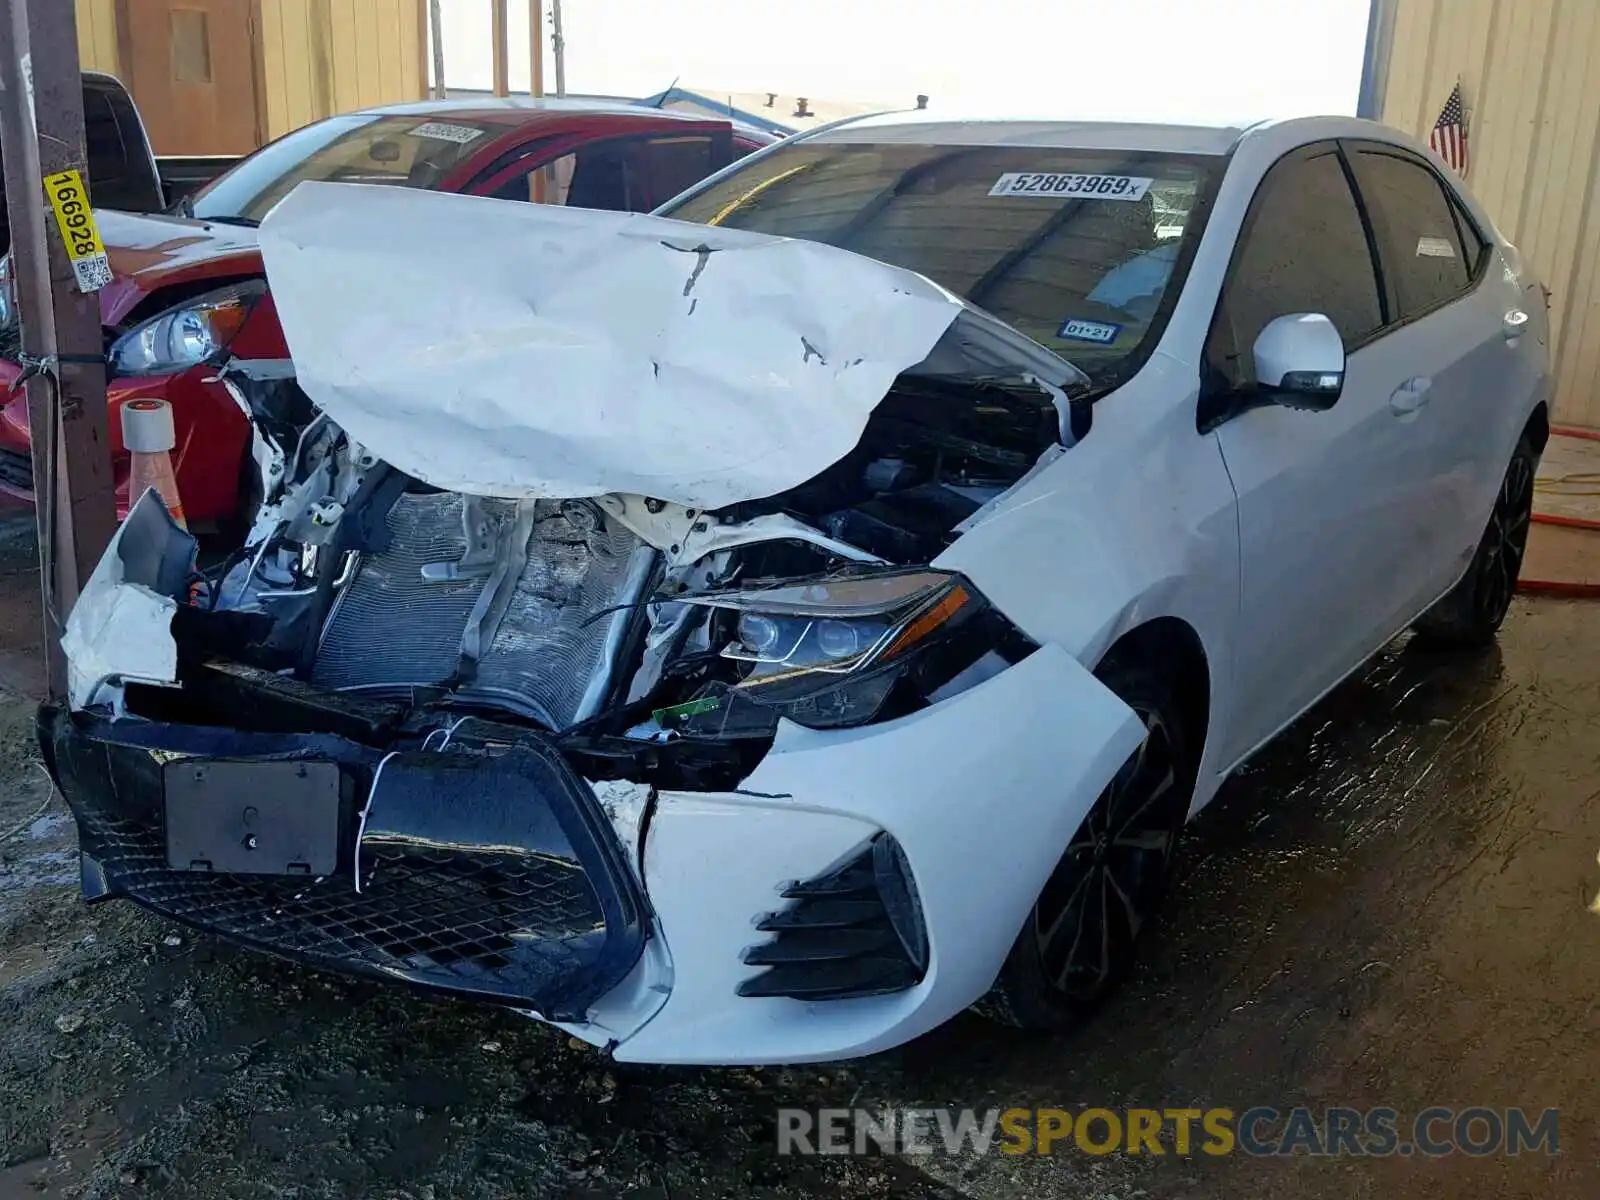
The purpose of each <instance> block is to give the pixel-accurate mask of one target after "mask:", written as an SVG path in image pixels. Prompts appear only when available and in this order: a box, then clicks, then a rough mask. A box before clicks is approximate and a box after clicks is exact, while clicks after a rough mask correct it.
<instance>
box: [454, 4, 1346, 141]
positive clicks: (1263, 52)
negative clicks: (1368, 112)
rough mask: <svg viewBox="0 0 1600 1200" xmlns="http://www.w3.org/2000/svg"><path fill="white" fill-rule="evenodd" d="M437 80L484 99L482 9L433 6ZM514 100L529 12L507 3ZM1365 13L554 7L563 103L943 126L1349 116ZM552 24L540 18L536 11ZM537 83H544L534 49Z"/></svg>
mask: <svg viewBox="0 0 1600 1200" xmlns="http://www.w3.org/2000/svg"><path fill="white" fill-rule="evenodd" d="M443 7H444V29H445V34H444V44H445V79H446V81H447V82H448V83H449V84H450V85H451V86H454V87H483V88H487V87H488V86H489V85H490V53H489V0H444V5H443ZM509 8H510V16H511V23H510V24H511V29H510V45H511V84H512V87H513V89H519V88H520V89H526V87H527V79H528V50H529V40H528V6H527V3H526V2H525V0H510V4H509ZM1368 10H1369V0H1056V2H1055V3H1039V2H1035V0H982V2H981V3H973V2H971V0H966V2H962V3H956V2H954V0H915V2H912V0H787V2H779V0H744V2H743V3H730V2H728V0H718V2H712V0H674V2H672V3H663V2H662V0H563V18H564V24H565V29H566V41H567V87H568V90H570V91H579V92H605V93H617V94H629V95H643V94H648V93H650V92H653V91H659V90H660V89H661V88H664V87H666V86H667V84H668V83H670V82H671V81H672V80H673V78H674V77H678V78H681V80H682V82H683V84H684V85H686V86H698V87H703V88H708V89H718V90H726V91H750V92H756V91H776V92H779V93H781V94H784V95H807V96H815V97H828V98H833V99H848V100H867V101H881V102H906V103H909V102H910V101H911V100H912V98H913V97H914V96H915V95H916V94H917V93H919V92H923V93H926V94H928V95H929V96H931V97H932V98H933V106H934V107H935V108H937V109H940V110H942V111H948V112H952V113H954V112H971V113H974V114H980V113H1011V114H1018V115H1036V116H1063V115H1071V116H1082V117H1118V116H1121V117H1127V118H1130V119H1146V120H1150V119H1163V118H1168V119H1180V120H1181V119H1184V118H1188V119H1191V120H1196V119H1198V120H1213V119H1238V118H1244V117H1259V116H1287V115H1294V114H1299V113H1311V112H1334V113H1353V112H1354V111H1355V104H1356V93H1357V90H1358V88H1359V86H1360V80H1361V56H1362V48H1363V44H1364V39H1365V35H1366V25H1367V14H1368ZM545 11H546V16H547V20H548V13H549V0H545ZM546 46H547V58H546V68H545V77H546V84H547V86H549V87H553V85H554V74H553V71H552V69H551V67H550V65H549V58H548V39H547V41H546Z"/></svg>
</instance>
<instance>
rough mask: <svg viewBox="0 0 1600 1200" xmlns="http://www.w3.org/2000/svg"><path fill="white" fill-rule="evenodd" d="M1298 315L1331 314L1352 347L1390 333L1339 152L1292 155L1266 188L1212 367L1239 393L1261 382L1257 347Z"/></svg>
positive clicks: (1256, 204)
mask: <svg viewBox="0 0 1600 1200" xmlns="http://www.w3.org/2000/svg"><path fill="white" fill-rule="evenodd" d="M1290 313H1321V314H1322V315H1323V316H1325V317H1327V318H1328V319H1329V320H1330V321H1332V322H1333V324H1334V327H1335V328H1336V329H1338V331H1339V334H1340V336H1341V337H1343V338H1344V343H1345V345H1346V346H1347V347H1354V346H1356V345H1358V344H1359V343H1361V342H1362V341H1364V340H1365V339H1367V338H1369V337H1371V336H1372V335H1373V334H1374V333H1376V332H1377V331H1378V330H1379V329H1380V328H1381V327H1382V325H1383V308H1382V304H1381V302H1380V300H1379V296H1378V280H1377V276H1376V274H1375V273H1374V271H1373V267H1372V253H1371V250H1370V249H1369V247H1368V244H1367V236H1366V232H1365V230H1364V228H1363V227H1362V224H1361V215H1360V212H1359V211H1358V210H1357V208H1356V202H1355V196H1354V194H1353V193H1352V192H1351V190H1350V184H1349V181H1348V179H1347V178H1346V176H1345V172H1344V167H1343V166H1342V165H1341V164H1340V161H1339V154H1338V151H1337V150H1336V149H1335V148H1334V147H1332V146H1328V147H1317V148H1313V149H1312V150H1310V151H1303V152H1299V153H1296V154H1294V155H1291V156H1290V157H1288V158H1286V159H1283V160H1282V161H1280V162H1279V163H1277V164H1276V165H1275V166H1274V167H1273V168H1272V169H1271V170H1270V171H1268V172H1267V175H1266V177H1265V178H1264V179H1263V180H1262V182H1261V186H1260V188H1259V189H1258V190H1257V192H1256V198H1255V200H1254V201H1253V202H1252V204H1251V207H1250V214H1249V216H1248V217H1247V218H1246V221H1245V227H1244V230H1243V231H1242V232H1241V234H1240V243H1239V247H1238V249H1237V252H1236V253H1235V255H1234V260H1233V264H1232V266H1231V268H1230V270H1229V275H1228V283H1227V286H1226V288H1225V290H1224V292H1223V297H1222V304H1221V307H1220V309H1219V310H1218V314H1217V321H1216V324H1215V326H1214V327H1213V329H1212V338H1211V345H1210V347H1209V352H1208V358H1209V359H1210V362H1211V365H1212V366H1213V367H1214V368H1216V369H1217V370H1218V371H1220V372H1221V373H1222V374H1223V376H1224V377H1225V378H1226V379H1228V381H1229V382H1230V383H1232V384H1233V385H1235V386H1237V385H1240V384H1244V383H1248V382H1251V381H1253V380H1254V377H1255V370H1254V363H1253V360H1252V351H1253V348H1254V346H1255V341H1256V337H1257V336H1258V335H1259V334H1260V333H1261V331H1262V330H1263V329H1264V328H1266V326H1267V324H1268V323H1269V322H1270V321H1272V320H1274V319H1275V318H1277V317H1282V316H1287V315H1288V314H1290Z"/></svg>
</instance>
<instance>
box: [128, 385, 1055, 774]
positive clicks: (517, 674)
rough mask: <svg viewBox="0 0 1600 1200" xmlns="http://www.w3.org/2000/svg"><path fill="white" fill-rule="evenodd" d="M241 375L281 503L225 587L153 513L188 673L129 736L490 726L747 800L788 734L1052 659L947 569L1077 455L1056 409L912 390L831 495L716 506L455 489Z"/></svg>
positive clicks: (581, 764) (1028, 396)
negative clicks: (787, 727)
mask: <svg viewBox="0 0 1600 1200" xmlns="http://www.w3.org/2000/svg"><path fill="white" fill-rule="evenodd" d="M225 377H226V379H227V381H228V385H229V387H230V389H231V390H232V391H233V393H234V395H235V398H236V399H237V400H238V401H239V402H240V403H241V405H242V406H243V407H245V408H246V409H247V410H248V411H249V412H250V413H251V417H252V424H253V427H254V429H255V453H254V457H255V460H256V464H257V467H258V469H259V471H260V477H261V493H262V496H263V498H264V499H263V503H262V504H261V506H260V509H259V512H258V514H257V516H256V519H255V521H254V523H253V527H252V529H251V531H250V533H249V535H248V536H247V537H246V539H245V541H244V543H243V544H242V545H239V546H236V547H233V548H231V549H229V550H228V551H227V552H226V553H225V554H224V555H223V556H222V557H221V559H220V560H218V561H215V562H212V563H208V564H207V565H206V566H205V567H203V568H202V567H199V566H196V565H195V563H196V561H197V558H196V552H197V545H196V543H195V541H194V539H193V538H191V537H189V535H188V534H187V533H185V532H184V531H182V530H181V529H179V528H178V527H177V526H176V525H173V524H172V523H171V522H170V519H168V520H166V521H165V528H158V526H159V523H160V522H159V519H160V518H165V516H166V514H165V512H164V510H162V511H160V512H159V513H158V514H156V515H155V516H152V515H151V514H149V513H145V514H142V515H140V514H137V513H136V514H133V515H130V518H129V522H128V527H127V528H128V530H129V531H130V532H131V533H133V534H134V536H137V537H142V538H143V539H145V541H146V542H148V541H151V540H154V541H158V542H160V543H162V545H161V548H160V550H159V552H158V555H157V556H158V558H159V559H160V561H161V562H162V563H164V564H166V565H165V566H164V567H163V569H162V571H161V572H158V573H159V574H161V575H162V576H163V577H164V578H167V579H168V581H169V583H168V586H167V587H166V589H165V590H166V591H167V593H168V594H169V595H170V597H171V599H172V600H173V601H174V602H175V603H174V606H173V613H172V619H171V631H172V636H173V639H174V641H175V642H176V646H177V665H176V669H175V671H174V678H172V679H170V680H164V679H153V680H151V681H149V682H139V681H137V680H135V679H133V678H129V679H128V680H126V681H123V683H122V686H121V688H120V692H118V691H117V690H116V689H115V687H114V686H113V689H112V690H111V691H109V692H106V693H104V694H103V695H100V696H99V697H98V699H99V701H100V702H101V703H104V702H106V701H107V699H108V697H109V699H110V702H111V703H112V704H113V705H114V706H120V707H121V711H122V712H123V713H124V714H126V715H129V716H133V717H137V718H143V719H147V720H157V721H167V722H177V723H188V724H197V725H225V726H232V727H248V728H250V729H252V730H256V731H261V732H280V733H303V732H311V731H332V732H336V733H340V734H342V735H344V736H350V737H353V738H357V739H359V740H361V741H363V742H365V743H367V744H369V745H371V744H375V745H379V746H383V745H388V744H394V745H402V744H407V743H408V742H409V741H412V740H415V739H418V738H422V739H426V738H428V737H431V736H433V734H434V732H435V731H438V730H440V729H448V728H449V727H451V726H452V724H453V723H458V722H460V721H462V720H466V719H469V718H470V719H477V720H480V721H487V722H491V723H493V724H494V725H495V726H496V727H503V728H504V729H506V730H508V731H511V732H510V733H508V734H507V735H506V736H510V737H514V736H516V735H515V731H516V730H517V729H525V730H527V731H528V732H529V735H530V736H538V737H543V738H548V739H553V740H554V741H555V743H556V744H557V745H558V746H559V747H560V748H561V750H562V751H563V753H565V754H567V755H568V757H569V759H570V760H571V761H572V762H573V764H574V766H575V767H576V768H577V769H578V770H579V771H580V772H581V773H582V774H583V775H585V777H587V778H590V779H593V780H604V779H625V780H632V781H635V782H645V783H651V784H656V785H660V786H679V787H729V786H733V785H735V784H736V783H737V782H738V780H740V779H742V778H743V777H744V776H745V775H747V774H748V773H749V771H750V770H751V769H753V767H754V765H755V764H756V763H757V762H759V760H760V758H761V757H762V755H764V754H765V752H766V749H767V748H768V747H769V746H770V744H771V740H772V738H773V736H774V734H775V732H776V729H777V726H778V722H779V720H780V719H788V720H792V721H795V722H797V723H799V724H802V725H807V726H811V727H813V728H838V727H842V726H849V725H858V724H865V723H868V722H871V721H877V720H883V719H888V718H891V717H893V716H896V715H901V714H904V713H906V712H909V711H913V710H914V709H916V708H918V707H921V706H923V705H926V704H928V703H930V702H932V701H934V700H936V699H937V698H939V697H940V696H942V695H946V694H951V692H952V690H960V689H961V688H963V687H966V686H970V685H971V684H972V683H975V682H978V681H981V679H983V678H986V677H987V676H988V675H990V674H993V673H994V672H995V671H997V670H999V669H1002V668H1003V667H1004V666H1005V665H1006V664H1008V663H1010V662H1014V661H1017V660H1018V659H1020V658H1021V657H1023V656H1025V655H1026V654H1027V653H1028V652H1029V651H1030V649H1031V648H1032V646H1031V643H1029V642H1028V640H1027V639H1026V637H1024V636H1023V635H1022V634H1020V633H1019V632H1017V631H1016V630H1015V629H1014V628H1013V627H1012V626H1011V625H1010V624H1009V622H1007V621H1006V620H1005V618H1004V617H1003V616H1001V615H1000V614H999V613H997V612H996V611H995V610H993V608H992V607H991V606H990V605H989V604H988V603H987V602H986V601H985V600H984V598H983V597H982V596H981V595H980V594H979V593H978V592H977V590H976V589H975V588H973V587H972V585H971V584H970V583H968V582H967V581H965V580H964V579H962V578H961V577H960V576H956V575H952V574H948V573H946V572H942V571H938V570H935V569H932V568H930V567H929V566H927V564H928V563H930V562H931V561H933V560H934V559H935V558H937V556H938V555H939V553H940V552H941V551H942V550H943V549H944V548H945V547H947V546H948V545H949V544H950V543H951V542H952V541H954V540H955V539H956V538H957V537H959V536H960V531H961V529H962V528H963V525H964V523H965V522H968V521H969V520H971V519H972V518H973V517H974V516H975V515H976V514H979V513H980V512H981V511H982V510H983V509H984V507H985V506H986V505H988V504H990V503H991V502H993V501H994V500H995V499H996V498H997V497H999V496H1001V495H1003V494H1004V493H1006V492H1007V490H1008V489H1010V488H1012V487H1014V486H1015V485H1016V484H1017V483H1018V482H1019V481H1020V480H1022V479H1024V478H1025V477H1027V476H1028V475H1029V474H1030V472H1032V471H1034V470H1036V469H1038V466H1039V464H1041V463H1042V462H1047V461H1051V460H1052V452H1054V453H1057V454H1058V453H1059V452H1060V449H1061V432H1062V431H1061V426H1062V424H1063V422H1062V421H1061V420H1060V416H1059V413H1058V410H1057V408H1056V407H1055V405H1054V404H1053V403H1052V400H1051V397H1050V396H1049V395H1048V394H1047V393H1045V392H1043V391H1039V390H1035V389H1030V388H1026V387H1022V388H1018V387H1001V386H998V385H989V384H982V383H973V384H968V383H960V384H957V383H952V382H949V381H943V380H927V379H910V378H907V379H904V380H902V382H901V385H900V386H897V387H896V388H895V389H894V390H892V391H891V392H890V393H889V394H888V396H887V397H886V398H885V399H884V401H883V403H882V404H881V405H880V406H879V408H878V409H877V410H876V411H875V412H874V413H873V414H872V417H871V418H870V420H869V421H868V423H867V426H866V429H865V432H864V433H863V435H862V437H861V439H860V441H859V443H858V444H857V445H856V447H855V448H854V449H853V450H852V451H851V452H850V453H849V454H847V455H845V456H844V457H843V458H841V459H840V460H839V461H838V462H836V463H835V464H834V465H833V466H831V467H829V468H828V469H827V470H825V471H824V472H823V473H822V474H820V475H818V476H816V477H815V478H813V479H811V480H809V481H807V482H806V483H804V484H802V485H801V486H800V487H797V488H794V489H792V490H790V491H788V492H784V493H781V494H779V495H776V496H773V497H770V498H768V499H764V500H754V501H746V502H742V503H739V504H736V505H732V506H730V507H728V508H726V509H723V510H719V511H717V512H705V511H698V512H697V511H696V510H694V509H690V508H684V507H682V506H679V505H675V504H670V503H667V502H662V501H655V500H651V499H648V498H645V497H638V496H601V497H592V498H582V499H544V498H527V497H524V498H513V497H499V496H476V495H468V494H463V493H460V492H454V491H447V490H443V489H440V488H437V487H434V486H432V485H430V484H428V483H425V482H423V481H421V480H419V479H416V478H413V477H412V476H410V475H407V474H405V473H404V472H402V471H399V470H397V469H395V468H394V467H392V466H390V465H388V464H386V463H384V462H381V461H379V460H378V459H377V458H376V457H375V456H374V455H372V454H371V453H370V452H368V451H367V450H366V449H365V448H364V447H362V446H361V445H360V444H358V443H356V442H354V441H353V440H352V439H350V438H349V437H348V436H346V435H345V433H344V431H343V430H341V429H340V428H339V426H337V425H336V424H335V423H333V422H332V421H331V420H329V419H328V418H327V417H326V416H325V415H322V414H319V413H317V412H316V410H315V409H314V408H313V406H311V404H310V402H309V401H308V400H306V398H305V397H304V396H303V394H301V393H300V392H299V389H298V387H297V386H296V384H295V382H294V380H293V378H292V375H291V374H290V373H289V372H288V371H287V370H284V369H271V368H269V367H267V366H266V365H264V364H243V365H239V366H233V367H232V368H231V369H230V370H229V371H228V372H227V373H226V376H225ZM151 502H152V498H151V497H146V498H145V500H144V501H141V504H140V507H141V508H142V507H144V506H145V505H147V504H150V503H151ZM136 518H137V519H136ZM125 536H126V535H125ZM151 553H152V552H151V550H150V548H149V547H148V546H146V547H145V548H144V549H143V550H142V551H140V552H139V554H141V555H143V556H144V557H145V558H149V557H150V555H151ZM122 554H123V558H124V560H127V561H132V560H133V559H134V558H136V557H138V555H130V554H129V553H128V551H127V550H126V549H124V550H123V551H122ZM184 562H187V564H188V566H187V568H186V569H184V570H183V571H182V574H183V584H182V588H181V590H174V589H173V588H172V587H171V585H170V580H171V579H172V578H173V577H174V567H175V565H176V564H179V563H184ZM147 573H148V572H147ZM174 683H175V684H177V685H178V686H177V687H173V686H171V685H172V684H174Z"/></svg>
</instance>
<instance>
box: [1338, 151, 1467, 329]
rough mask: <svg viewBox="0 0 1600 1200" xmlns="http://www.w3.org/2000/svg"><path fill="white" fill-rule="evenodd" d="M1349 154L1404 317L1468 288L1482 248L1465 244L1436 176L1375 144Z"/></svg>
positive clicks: (1413, 314) (1379, 251)
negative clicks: (1479, 250) (1469, 246)
mask: <svg viewBox="0 0 1600 1200" xmlns="http://www.w3.org/2000/svg"><path fill="white" fill-rule="evenodd" d="M1350 158H1351V162H1352V164H1353V165H1354V167H1355V172H1356V180H1357V182H1358V183H1359V184H1360V187H1361V196H1362V199H1363V200H1365V201H1366V205H1367V213H1368V216H1369V217H1370V218H1371V220H1372V228H1373V232H1374V233H1375V234H1376V235H1377V239H1378V254H1379V257H1380V259H1381V260H1382V262H1383V273H1384V276H1385V277H1386V278H1387V279H1388V280H1389V281H1390V282H1391V283H1392V285H1393V287H1394V294H1395V300H1396V302H1397V304H1398V305H1399V310H1400V311H1399V317H1400V319H1401V320H1410V319H1411V318H1414V317H1418V316H1421V315H1422V314H1423V313H1425V312H1427V311H1429V310H1430V309H1433V308H1436V307H1438V306H1439V305H1440V304H1443V303H1445V302H1446V301H1448V300H1450V299H1451V298H1453V297H1455V296H1458V295H1460V294H1461V293H1462V292H1464V291H1466V289H1467V286H1468V284H1469V283H1470V282H1471V278H1472V272H1473V268H1474V267H1475V266H1476V264H1477V254H1478V249H1479V247H1477V246H1474V247H1472V248H1471V249H1470V251H1469V248H1468V247H1467V246H1466V245H1465V244H1464V243H1463V241H1462V229H1461V223H1460V220H1459V218H1458V216H1457V214H1456V212H1455V211H1454V210H1453V209H1452V207H1451V205H1450V202H1449V200H1447V199H1446V198H1445V194H1444V185H1443V184H1442V183H1441V182H1440V181H1439V178H1438V176H1436V175H1434V173H1433V172H1432V171H1430V170H1429V169H1428V168H1427V167H1425V166H1423V165H1422V164H1421V163H1418V162H1415V161H1413V160H1412V159H1409V158H1405V157H1402V156H1401V155H1399V154H1395V153H1391V152H1389V151H1387V150H1383V149H1379V148H1376V147H1359V148H1357V149H1356V150H1355V152H1354V153H1353V154H1351V156H1350Z"/></svg>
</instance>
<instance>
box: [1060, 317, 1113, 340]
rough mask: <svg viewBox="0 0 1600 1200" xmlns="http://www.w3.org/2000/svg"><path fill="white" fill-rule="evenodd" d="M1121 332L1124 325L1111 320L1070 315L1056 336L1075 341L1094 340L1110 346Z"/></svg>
mask: <svg viewBox="0 0 1600 1200" xmlns="http://www.w3.org/2000/svg"><path fill="white" fill-rule="evenodd" d="M1121 332H1122V326H1121V325H1116V324H1113V323H1112V322H1110V321H1085V320H1084V319H1083V318H1082V317H1070V318H1068V320H1067V322H1066V323H1065V324H1064V325H1062V326H1061V328H1060V329H1058V330H1056V336H1057V337H1058V338H1066V339H1068V340H1070V341H1074V342H1093V343H1095V345H1097V346H1109V345H1110V344H1111V343H1112V342H1114V341H1116V340H1117V334H1119V333H1121Z"/></svg>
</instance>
